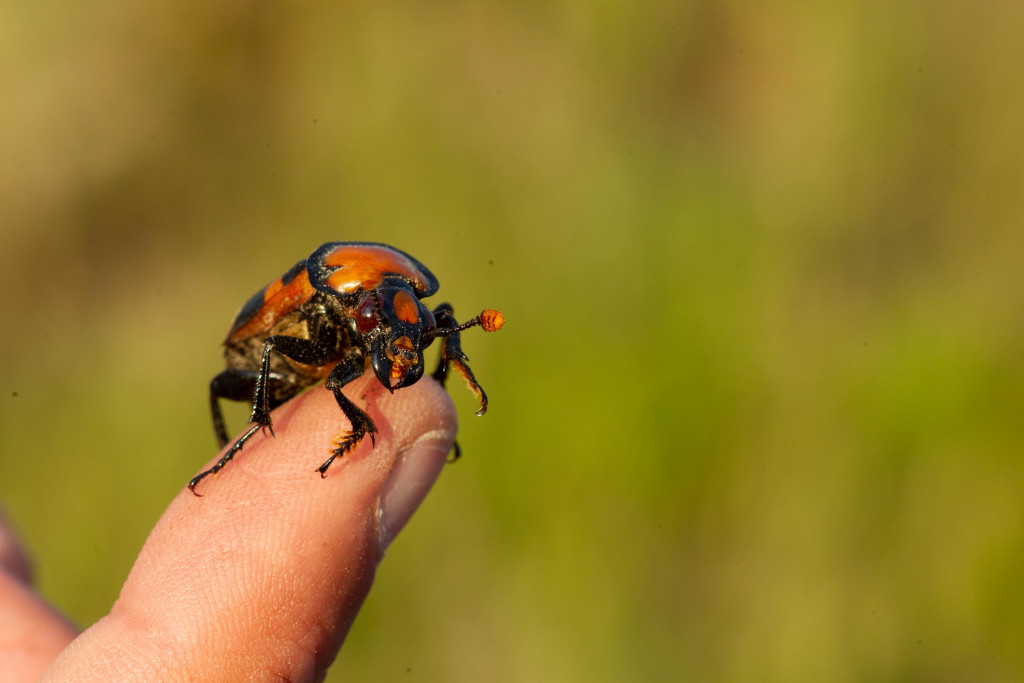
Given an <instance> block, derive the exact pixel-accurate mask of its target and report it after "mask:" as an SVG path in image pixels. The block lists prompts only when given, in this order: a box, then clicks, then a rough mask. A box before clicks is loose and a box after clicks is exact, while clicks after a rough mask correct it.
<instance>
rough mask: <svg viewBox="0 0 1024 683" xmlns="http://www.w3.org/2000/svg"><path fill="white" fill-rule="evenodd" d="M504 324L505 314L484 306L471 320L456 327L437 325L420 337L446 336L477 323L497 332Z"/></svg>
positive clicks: (489, 330)
mask: <svg viewBox="0 0 1024 683" xmlns="http://www.w3.org/2000/svg"><path fill="white" fill-rule="evenodd" d="M504 324H505V316H504V315H502V313H501V311H496V310H494V309H493V308H485V309H484V310H483V311H481V313H480V315H478V316H476V317H475V318H473V319H472V320H467V321H466V322H464V323H462V324H461V325H459V326H458V327H453V328H451V329H442V328H440V327H438V328H435V329H433V330H427V331H426V332H424V333H423V335H422V336H421V337H420V338H421V339H433V338H434V337H447V336H448V335H449V334H455V333H456V332H462V331H463V330H468V329H469V328H471V327H476V326H477V325H479V326H480V327H482V328H484V331H485V332H497V331H498V330H500V329H501V326H502V325H504Z"/></svg>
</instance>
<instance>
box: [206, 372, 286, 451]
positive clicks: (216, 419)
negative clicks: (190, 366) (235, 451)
mask: <svg viewBox="0 0 1024 683" xmlns="http://www.w3.org/2000/svg"><path fill="white" fill-rule="evenodd" d="M258 378H259V373H258V372H256V371H255V370H242V369H239V368H228V369H227V370H224V371H223V372H221V373H220V374H219V375H217V376H216V377H214V378H213V380H212V381H211V382H210V415H211V416H212V417H213V431H214V433H215V434H216V435H217V444H218V446H219V447H220V448H224V446H226V445H227V443H228V433H227V428H226V427H225V425H224V415H223V413H221V410H220V401H219V400H218V399H222V398H224V399H227V400H229V401H251V400H252V395H253V392H254V391H255V389H256V381H257V379H258ZM268 382H269V383H270V384H271V385H273V386H274V387H275V390H274V391H271V392H270V397H269V399H268V404H269V406H270V409H271V410H273V409H274V408H276V407H277V406H279V405H280V404H281V403H283V400H282V399H280V398H276V396H277V393H278V391H279V390H280V387H283V386H285V382H284V380H283V379H282V378H281V376H280V375H278V374H277V373H274V372H272V373H270V375H269V377H268Z"/></svg>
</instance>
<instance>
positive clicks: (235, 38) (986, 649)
mask: <svg viewBox="0 0 1024 683" xmlns="http://www.w3.org/2000/svg"><path fill="white" fill-rule="evenodd" d="M1022 31H1024V6H1022V5H1018V4H1015V3H999V4H997V3H984V4H981V3H974V4H971V3H926V2H911V3H881V2H863V1H857V2H852V1H847V2H842V1H840V2H832V3H824V4H821V5H819V6H811V5H804V4H799V3H783V2H770V3H745V2H735V1H732V2H729V1H727V2H706V1H696V0H695V1H691V2H648V3H621V2H619V3H616V2H603V1H600V0H599V1H597V2H590V3H583V2H565V3H537V2H519V3H498V2H493V1H486V0H485V1H483V2H459V1H456V2H453V3H426V2H423V3H413V2H401V3H354V2H350V3H334V2H308V3H301V4H297V3H271V2H252V3H243V2H225V3H206V2H196V1H195V0H186V1H184V2H182V1H178V2H173V3H171V2H156V3H143V4H138V3H127V2H100V3H79V4H76V3H59V4H53V3H31V2H24V1H21V2H19V1H15V2H7V3H4V4H3V5H2V6H0V92H3V93H4V100H5V102H4V105H3V106H2V107H0V238H2V241H0V247H2V249H0V264H2V265H0V304H2V310H3V312H4V319H5V323H4V326H3V330H4V333H3V334H2V335H0V350H2V356H0V358H2V360H0V367H2V373H0V375H2V377H0V381H2V383H0V499H2V500H3V502H4V505H5V506H6V508H7V510H8V512H9V514H10V516H11V517H12V519H13V520H14V522H15V523H16V524H17V525H18V526H19V528H20V529H21V530H22V532H23V533H24V535H25V537H26V539H27V541H28V543H29V544H30V545H31V546H32V548H33V550H34V552H35V556H36V559H37V563H38V567H39V579H40V584H41V587H42V589H43V591H44V592H45V594H46V595H47V596H48V597H50V598H51V599H52V600H53V601H54V602H56V603H57V604H58V605H60V606H61V607H62V608H63V609H65V610H66V611H67V612H68V613H69V614H70V615H71V616H72V617H73V618H75V619H76V620H77V621H78V622H79V623H81V624H85V625H87V624H89V623H91V622H92V621H93V620H95V619H97V618H98V617H99V616H101V615H102V614H104V613H105V612H106V611H107V610H108V609H109V606H110V604H111V602H112V601H113V600H114V599H115V597H116V595H117V592H118V589H119V586H120V584H121V582H122V581H123V579H124V577H125V575H126V574H127V572H128V570H129V568H130V566H131V563H132V560H133V558H134V556H135V554H136V553H137V552H138V550H139V548H140V546H141V544H142V543H143V541H144V539H145V537H146V534H147V530H148V529H149V528H150V527H151V526H152V525H153V523H154V522H155V520H156V519H157V517H158V516H159V514H160V513H161V511H162V509H163V508H164V506H165V505H166V504H167V503H168V502H169V500H170V499H171V498H172V497H173V496H174V495H175V494H177V493H178V492H179V491H180V490H181V489H182V487H183V486H184V484H185V483H186V482H187V481H188V479H189V477H190V476H192V475H193V474H194V473H195V472H196V471H197V470H198V468H199V467H200V465H201V464H202V463H203V462H204V460H205V459H206V458H207V457H209V456H211V455H212V454H213V453H214V451H215V443H214V438H213V434H212V429H211V427H210V424H209V415H208V414H207V403H206V391H207V382H208V381H209V379H210V377H212V376H213V375H214V374H215V373H216V372H217V371H218V370H219V369H220V367H221V360H220V352H219V347H218V345H219V343H220V341H221V339H222V338H223V335H224V333H225V332H226V329H227V326H228V323H229V322H230V320H231V317H232V316H233V314H234V313H235V311H236V310H237V308H238V306H239V305H240V304H241V303H242V302H243V301H245V299H246V298H247V297H248V296H249V295H250V294H252V293H253V292H254V291H256V290H257V289H258V288H259V287H261V286H262V285H263V284H265V283H266V282H268V281H270V280H271V279H273V278H274V277H277V276H278V275H280V274H281V273H282V272H283V271H284V270H285V269H286V268H288V267H289V266H290V265H291V264H292V263H294V262H295V261H296V260H298V259H299V258H302V257H304V256H306V255H307V254H308V253H309V252H310V251H312V249H313V248H315V247H316V246H318V245H319V244H320V243H322V242H325V241H329V240H375V241H384V242H388V243H391V244H394V245H396V246H398V247H400V248H402V249H404V250H407V251H409V252H411V253H412V254H414V255H415V256H416V257H418V258H419V259H420V260H422V261H423V262H424V263H426V264H428V265H429V267H430V268H431V269H432V270H433V271H434V272H435V273H436V274H437V275H438V276H439V277H440V279H441V281H442V290H441V293H440V295H439V297H438V298H437V299H435V300H434V301H441V300H447V301H451V302H452V303H453V304H454V305H455V308H456V312H457V313H458V312H461V313H462V315H463V317H465V316H466V315H468V314H471V313H475V312H476V311H479V310H480V309H481V308H483V307H485V306H493V307H496V308H500V309H501V310H503V311H504V313H505V314H506V316H507V318H508V324H507V325H506V327H505V329H504V330H502V332H501V333H500V334H496V335H486V336H485V335H483V334H481V333H468V334H467V335H466V337H465V338H464V341H465V346H466V349H467V352H468V353H469V355H470V357H471V358H472V360H473V367H474V369H475V370H476V373H477V376H478V377H479V378H480V380H481V382H482V384H483V385H484V386H485V387H486V389H487V391H488V393H489V394H490V396H491V411H490V412H489V413H488V415H487V416H486V418H483V419H475V418H473V417H472V410H473V403H472V399H471V397H470V396H469V395H468V393H467V392H465V391H463V390H462V388H461V386H459V387H456V389H455V391H454V392H453V395H454V397H455V400H456V403H457V405H458V407H459V411H460V416H461V417H462V428H461V432H460V437H459V438H460V441H461V443H462V446H463V448H464V453H465V455H464V458H463V460H462V461H461V462H460V463H459V464H457V465H454V466H451V467H449V468H447V469H446V471H445V472H444V474H443V476H442V478H441V480H440V481H439V482H438V485H437V487H436V488H435V490H434V492H433V493H432V494H431V496H430V497H429V498H428V500H427V501H426V504H425V505H424V507H423V508H422V509H421V511H420V513H419V514H418V516H417V517H416V518H415V519H414V520H413V522H412V524H410V526H409V527H408V528H407V529H406V531H405V532H404V533H403V535H402V536H401V537H400V538H399V540H398V542H397V543H396V544H395V545H394V546H393V548H392V549H391V550H390V551H389V555H388V558H387V560H386V561H385V562H384V564H383V565H382V566H381V569H380V572H379V575H378V580H377V584H376V586H375V589H374V591H373V593H372V594H371V596H370V598H369V600H368V602H367V604H366V606H365V609H364V612H363V613H362V614H361V616H360V618H359V620H358V621H357V622H356V625H355V627H354V629H353V631H352V633H351V636H350V638H349V641H348V643H347V645H346V648H345V649H344V650H343V651H342V654H341V656H340V657H339V660H338V662H337V663H336V664H335V666H334V668H333V670H332V673H331V677H330V678H329V680H378V681H391V680H403V681H408V680H424V681H441V680H444V681H479V680H489V681H525V680H546V681H620V680H627V679H628V680H641V681H663V680H715V681H751V680H758V681H780V682H781V681H826V680H827V681H908V680H928V681H941V680H948V681H966V680H971V681H980V680H985V681H1010V680H1020V677H1021V676H1022V675H1024V649H1022V648H1021V647H1020V645H1021V643H1022V642H1024V583H1022V581H1021V577H1022V576H1024V527H1022V524H1024V517H1022V514H1024V464H1022V461H1021V457H1020V455H1021V450H1022V447H1024V429H1022V426H1021V415H1022V410H1024V361H1022V354H1021V351H1022V346H1024V268H1022V267H1021V261H1022V259H1021V254H1022V247H1024V233H1022V217H1024V208H1022V195H1024V135H1022V132H1021V131H1022V121H1024V87H1022V85H1024V82H1022V81H1024V79H1022V74H1024V41H1021V39H1020V37H1021V35H1022ZM244 417H245V409H244V407H241V408H240V409H239V410H238V411H235V412H232V413H231V414H230V419H231V420H232V422H231V424H232V426H233V428H234V429H240V428H241V426H242V422H243V421H244ZM193 540H194V539H183V540H182V542H183V543H186V542H192V541H193Z"/></svg>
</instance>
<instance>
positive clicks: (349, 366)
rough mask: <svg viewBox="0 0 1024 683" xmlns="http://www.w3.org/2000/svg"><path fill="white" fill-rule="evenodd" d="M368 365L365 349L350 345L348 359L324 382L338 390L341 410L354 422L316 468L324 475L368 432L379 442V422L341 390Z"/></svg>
mask: <svg viewBox="0 0 1024 683" xmlns="http://www.w3.org/2000/svg"><path fill="white" fill-rule="evenodd" d="M365 368H366V361H365V359H364V356H363V353H362V352H361V351H360V350H359V349H350V350H349V352H348V353H347V354H346V355H345V359H344V360H342V361H341V362H340V363H338V364H337V365H336V366H334V369H333V370H331V374H330V375H329V376H328V377H327V382H326V383H325V384H324V386H325V387H326V388H327V389H330V390H331V391H333V392H334V399H335V400H336V401H337V402H338V406H339V407H340V408H341V411H342V412H343V413H345V417H347V418H348V421H349V423H350V424H351V425H352V430H351V431H350V432H348V433H347V434H342V435H340V436H339V437H338V441H337V445H336V447H335V449H334V450H333V451H332V452H331V457H329V458H328V459H327V460H326V461H325V462H324V464H322V465H320V467H318V468H316V471H317V472H319V473H320V476H321V477H326V476H327V468H328V467H330V466H331V463H332V462H334V460H335V458H340V457H341V456H343V455H345V453H347V452H348V451H350V450H352V449H353V448H355V447H356V445H357V444H358V443H359V442H360V441H362V439H363V437H364V436H366V435H367V434H369V435H370V441H371V443H373V444H374V445H376V444H377V439H376V437H375V436H374V435H375V434H376V433H377V426H376V425H375V424H373V420H371V419H370V416H369V415H367V414H366V413H365V412H363V411H362V410H360V408H359V407H358V406H356V404H355V403H353V402H352V401H351V400H349V398H348V397H347V396H345V394H343V393H342V391H341V390H342V388H343V387H344V386H345V385H346V384H348V383H349V382H351V381H353V380H354V379H356V378H357V377H359V376H360V375H362V374H363V370H364V369H365Z"/></svg>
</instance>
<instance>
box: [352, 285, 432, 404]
mask: <svg viewBox="0 0 1024 683" xmlns="http://www.w3.org/2000/svg"><path fill="white" fill-rule="evenodd" d="M435 326H436V323H435V321H434V315H433V314H432V313H431V312H430V310H429V309H428V308H426V307H425V306H424V305H423V304H422V303H420V300H419V299H417V298H416V295H415V294H414V293H413V290H412V288H411V287H410V286H409V285H408V284H407V283H406V282H405V281H404V280H397V281H386V282H385V283H384V284H381V285H380V286H379V287H377V288H375V289H374V290H373V291H371V292H368V293H367V294H366V296H364V297H363V300H362V301H361V302H360V303H359V306H358V308H357V309H356V327H357V328H358V329H359V332H360V333H361V334H362V335H363V340H364V342H365V343H366V348H367V351H368V352H369V355H370V365H372V366H373V372H374V374H375V375H377V379H378V380H379V381H380V383H381V384H383V385H384V386H385V387H387V388H388V390H389V391H394V390H395V389H400V388H401V387H407V386H409V385H411V384H415V383H416V382H417V381H418V380H419V379H420V377H422V376H423V339H422V335H423V333H424V332H426V331H427V330H432V329H434V327H435ZM429 343H430V340H428V341H427V344H429Z"/></svg>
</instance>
